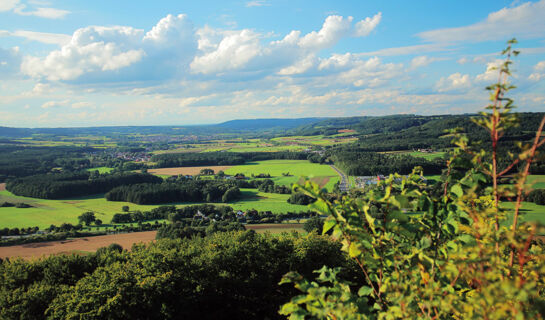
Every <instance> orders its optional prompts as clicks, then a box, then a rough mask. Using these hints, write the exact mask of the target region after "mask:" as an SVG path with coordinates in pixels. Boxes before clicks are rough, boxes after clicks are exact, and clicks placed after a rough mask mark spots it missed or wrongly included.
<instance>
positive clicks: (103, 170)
mask: <svg viewBox="0 0 545 320" xmlns="http://www.w3.org/2000/svg"><path fill="white" fill-rule="evenodd" d="M113 169H114V168H110V167H96V168H89V169H87V171H95V170H98V173H100V174H103V173H110V172H111V171H112V170H113Z"/></svg>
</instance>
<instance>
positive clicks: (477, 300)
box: [280, 40, 545, 319]
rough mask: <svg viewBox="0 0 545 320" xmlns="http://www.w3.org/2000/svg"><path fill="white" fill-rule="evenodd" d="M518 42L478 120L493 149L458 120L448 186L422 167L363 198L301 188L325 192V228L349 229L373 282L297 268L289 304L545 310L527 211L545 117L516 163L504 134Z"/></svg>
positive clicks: (338, 234) (326, 310)
mask: <svg viewBox="0 0 545 320" xmlns="http://www.w3.org/2000/svg"><path fill="white" fill-rule="evenodd" d="M513 43H515V41H514V40H512V41H510V42H509V46H508V48H507V49H506V50H505V51H504V54H506V55H507V59H506V61H505V63H504V64H503V65H502V66H501V67H500V77H499V78H500V82H499V83H497V84H495V85H493V86H491V87H489V88H488V89H489V91H490V92H491V95H490V96H491V105H490V106H489V108H488V109H489V110H490V112H489V113H483V115H482V116H481V117H479V118H475V120H474V121H475V123H476V124H477V125H479V126H481V127H482V128H483V129H484V130H486V131H488V132H489V134H490V137H491V140H492V141H491V144H490V145H491V148H490V149H489V150H485V149H482V148H481V146H475V145H473V146H472V145H470V144H469V140H468V138H467V136H465V135H462V134H458V133H457V132H456V131H453V132H452V133H453V135H454V138H455V139H454V140H455V142H456V144H457V145H458V148H457V149H456V150H455V151H454V154H453V156H452V157H451V158H450V160H449V162H448V172H447V175H446V176H445V178H444V179H442V188H441V189H439V190H437V191H438V192H433V190H429V189H427V188H426V185H425V184H423V183H422V182H421V179H420V177H421V175H422V171H421V168H416V169H415V170H414V171H413V173H412V174H410V175H409V176H408V177H402V176H399V175H391V176H390V177H389V178H388V179H386V180H385V181H382V182H381V183H380V184H379V186H378V187H377V188H376V189H374V190H373V191H371V192H368V193H366V194H365V195H363V196H362V197H361V198H359V199H353V198H349V197H345V198H343V199H341V200H340V201H334V202H331V201H329V200H328V199H326V198H325V197H324V196H323V194H322V192H321V190H320V189H319V187H317V186H316V185H314V184H312V183H311V182H308V183H306V184H305V185H304V186H298V187H296V188H298V189H299V190H304V192H305V193H306V194H308V195H309V196H313V197H315V198H317V199H318V200H317V201H316V202H315V203H314V204H312V207H314V209H315V210H317V211H318V212H320V213H323V214H327V215H329V218H328V219H327V220H326V221H325V222H324V227H323V232H328V231H331V232H332V234H333V237H334V238H337V239H339V241H340V242H341V243H342V244H343V248H342V249H343V251H344V252H346V253H347V254H349V255H350V257H351V258H352V259H353V260H354V261H355V262H356V263H357V264H358V266H359V271H360V275H361V276H362V277H364V279H365V281H364V283H363V284H361V283H360V284H357V285H355V284H354V283H349V282H347V281H345V280H343V279H342V278H340V277H339V272H340V269H339V268H328V267H326V266H324V267H323V268H322V269H320V270H317V271H316V272H317V273H318V274H319V275H318V277H317V278H316V280H315V281H309V280H307V279H308V278H306V277H305V276H303V275H301V274H299V273H297V272H291V273H289V274H287V275H286V276H285V277H284V278H283V280H282V281H281V283H293V284H294V285H295V288H297V289H298V290H299V291H300V294H299V295H297V296H295V297H294V298H293V299H292V300H291V301H290V302H289V303H287V304H284V305H283V306H282V309H281V311H280V312H281V314H284V315H289V316H290V319H303V318H307V317H309V318H320V319H326V318H327V319H453V318H454V319H543V318H545V309H544V306H545V250H544V249H545V245H544V243H543V241H542V240H539V239H538V238H537V235H538V234H542V233H543V232H544V231H545V227H544V226H543V225H539V224H536V223H522V222H521V221H520V220H519V216H520V214H521V212H520V205H521V202H522V199H523V194H524V193H525V192H526V191H527V190H525V188H524V186H525V182H526V179H527V176H528V173H529V169H530V167H531V165H532V162H533V161H534V159H536V157H539V151H538V148H539V147H540V146H542V145H543V144H545V137H543V136H542V132H543V129H544V126H545V117H543V118H542V120H541V123H540V126H539V128H538V130H537V132H536V134H535V138H534V140H533V143H532V144H527V145H519V147H520V151H519V153H518V154H517V155H515V156H514V157H511V158H510V159H508V162H507V165H505V166H504V165H502V162H501V161H499V158H498V156H499V153H498V148H497V147H498V142H499V140H500V138H501V137H502V135H503V133H504V132H505V130H506V129H507V128H509V127H512V126H516V125H517V124H518V122H517V119H516V118H515V117H514V116H513V115H512V114H511V113H510V111H511V109H512V108H513V101H512V100H511V99H509V98H507V97H506V96H505V94H506V93H507V92H508V91H509V90H510V89H512V88H513V87H512V86H511V85H510V84H509V83H507V82H506V79H507V77H508V76H509V75H510V71H509V66H510V64H511V56H512V55H517V54H518V52H516V51H513V50H512V48H511V45H512V44H513ZM503 160H505V159H503ZM503 163H505V162H503ZM513 169H515V170H513ZM516 169H519V170H516ZM512 171H514V177H513V178H512V179H513V181H512V184H508V185H504V186H501V185H500V183H499V181H500V179H501V178H502V177H505V176H506V175H507V174H509V173H513V172H512ZM507 197H512V198H514V199H515V200H514V213H513V216H512V220H511V221H506V220H507V215H506V212H505V211H504V210H502V209H501V206H500V199H501V198H507ZM410 212H413V213H418V216H417V217H413V216H411V215H410V214H407V213H410ZM506 222H507V223H506Z"/></svg>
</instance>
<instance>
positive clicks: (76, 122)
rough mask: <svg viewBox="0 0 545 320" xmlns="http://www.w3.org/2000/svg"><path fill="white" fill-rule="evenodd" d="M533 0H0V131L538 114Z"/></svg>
mask: <svg viewBox="0 0 545 320" xmlns="http://www.w3.org/2000/svg"><path fill="white" fill-rule="evenodd" d="M544 17H545V0H542V1H534V2H525V1H514V2H513V1H503V0H494V1H484V0H479V1H465V0H464V1H436V0H429V1H410V2H409V1H401V0H399V1H343V0H341V1H316V0H314V1H299V0H291V1H287V0H253V1H244V0H241V1H226V0H224V1H205V0H202V1H166V0H162V1H145V2H144V1H126V0H118V1H103V0H95V1H70V0H64V1H55V0H51V1H48V0H0V126H14V127H59V126H63V127H73V126H98V125H182V124H203V123H217V122H221V121H225V120H230V119H244V118H296V117H309V116H323V117H332V116H335V117H338V116H354V115H386V114H400V113H416V114H424V115H427V114H445V113H466V112H475V111H478V110H481V109H482V108H483V106H485V105H486V99H487V94H486V92H485V91H484V87H485V86H486V85H488V84H490V83H492V82H494V81H495V80H496V79H497V73H496V72H494V71H492V70H490V69H491V68H492V67H493V66H495V65H496V64H497V63H498V61H499V60H498V59H499V58H500V56H499V54H498V53H499V51H501V49H502V48H503V47H504V44H505V42H506V41H507V40H508V39H510V38H512V37H514V36H515V37H517V39H518V40H519V42H520V43H519V45H518V48H519V49H520V51H521V55H520V56H519V58H517V59H516V63H515V66H514V69H515V76H514V78H513V79H512V80H513V82H514V83H515V84H516V85H517V86H518V89H517V90H515V92H514V93H513V97H514V98H515V99H516V102H517V106H518V107H519V110H520V111H545V84H544V83H545V18H544Z"/></svg>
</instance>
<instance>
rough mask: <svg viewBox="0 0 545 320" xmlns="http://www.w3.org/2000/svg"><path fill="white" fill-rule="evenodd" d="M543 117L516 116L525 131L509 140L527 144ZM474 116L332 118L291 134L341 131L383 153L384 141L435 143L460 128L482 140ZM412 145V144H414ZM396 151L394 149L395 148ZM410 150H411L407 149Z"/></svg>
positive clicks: (539, 115) (513, 133)
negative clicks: (358, 136) (374, 146)
mask: <svg viewBox="0 0 545 320" xmlns="http://www.w3.org/2000/svg"><path fill="white" fill-rule="evenodd" d="M544 114H545V113H538V112H534V113H519V114H518V116H519V119H520V122H521V123H524V127H518V128H514V129H512V130H511V133H512V134H511V135H510V137H511V138H512V139H515V140H516V139H521V140H526V138H527V137H526V135H532V133H531V132H532V131H534V132H535V130H536V129H537V126H538V125H539V120H540V119H541V117H543V115H544ZM474 116H475V115H473V114H463V115H436V116H420V115H392V116H383V117H349V118H332V119H325V120H323V121H320V122H317V123H312V124H308V125H304V126H300V127H298V128H296V129H294V130H292V131H291V132H290V133H292V134H294V135H318V134H324V135H333V134H337V133H338V132H339V130H341V129H351V130H354V131H355V133H354V134H356V135H360V136H361V140H362V142H365V143H369V144H374V145H376V144H377V143H378V142H380V143H381V144H382V143H384V142H386V145H384V148H385V151H387V150H390V148H389V147H388V146H387V145H390V144H391V143H388V142H387V141H391V142H392V143H393V142H395V141H399V140H403V141H405V142H406V141H407V139H409V140H411V139H417V140H421V139H437V138H438V137H440V136H443V135H444V134H445V133H444V132H445V130H447V129H453V128H456V127H460V128H463V129H464V131H465V132H466V133H469V134H470V135H472V136H475V138H481V139H482V138H484V136H481V135H482V134H484V131H483V132H481V130H480V129H479V128H477V126H476V125H475V124H473V122H472V121H471V118H472V117H474ZM413 142H414V141H413ZM394 149H396V148H394ZM409 149H410V148H409Z"/></svg>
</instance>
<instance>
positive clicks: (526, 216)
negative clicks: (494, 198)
mask: <svg viewBox="0 0 545 320" xmlns="http://www.w3.org/2000/svg"><path fill="white" fill-rule="evenodd" d="M501 206H502V207H503V208H506V209H514V208H515V203H514V202H502V203H501ZM511 219H512V218H511ZM520 219H521V220H522V221H537V222H539V223H541V224H543V225H545V206H540V205H538V204H535V203H533V202H522V206H521V209H520Z"/></svg>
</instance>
